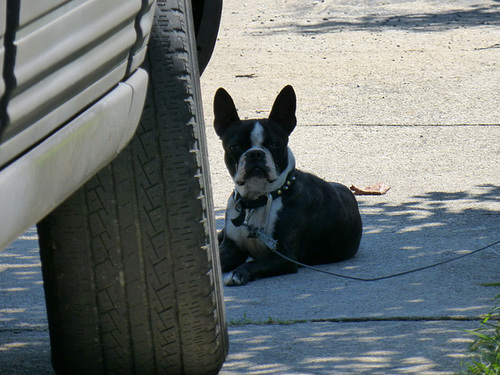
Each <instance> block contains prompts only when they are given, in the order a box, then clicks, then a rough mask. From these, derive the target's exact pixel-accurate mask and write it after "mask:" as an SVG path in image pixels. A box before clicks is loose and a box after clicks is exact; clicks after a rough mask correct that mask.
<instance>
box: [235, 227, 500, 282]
mask: <svg viewBox="0 0 500 375" xmlns="http://www.w3.org/2000/svg"><path fill="white" fill-rule="evenodd" d="M244 225H245V226H246V227H247V229H248V231H249V235H248V237H249V238H256V239H258V240H259V241H260V242H262V244H264V245H265V246H266V247H267V248H268V249H269V250H270V251H272V252H273V253H274V254H276V255H279V256H280V257H282V258H283V259H286V260H288V261H289V262H292V263H295V264H297V265H298V266H301V267H305V268H309V269H311V270H313V271H317V272H321V273H325V274H327V275H330V276H336V277H341V278H344V279H350V280H356V281H379V280H386V279H391V278H393V277H398V276H404V275H408V274H410V273H415V272H419V271H423V270H427V269H429V268H433V267H437V266H441V265H443V264H446V263H451V262H454V261H456V260H459V259H462V258H465V257H468V256H472V255H474V254H477V253H479V252H481V251H483V250H486V249H488V248H490V247H493V246H495V245H498V244H500V240H498V241H495V242H493V243H490V244H489V245H486V246H483V247H481V248H479V249H476V250H473V251H471V252H470V253H467V254H462V255H459V256H457V257H454V258H450V259H447V260H443V261H441V262H438V263H434V264H430V265H428V266H424V267H420V268H415V269H412V270H409V271H404V272H399V273H395V274H393V275H387V276H380V277H374V278H363V277H355V276H347V275H342V274H339V273H335V272H330V271H325V270H322V269H321V268H317V267H314V266H310V265H308V264H304V263H301V262H298V261H296V260H294V259H291V258H289V257H287V256H286V255H283V254H281V253H280V252H279V251H278V250H277V249H276V247H277V246H276V245H277V241H276V240H275V239H273V238H272V237H271V236H269V235H267V234H266V233H264V232H262V231H261V230H259V229H257V228H254V227H251V226H249V225H247V224H244Z"/></svg>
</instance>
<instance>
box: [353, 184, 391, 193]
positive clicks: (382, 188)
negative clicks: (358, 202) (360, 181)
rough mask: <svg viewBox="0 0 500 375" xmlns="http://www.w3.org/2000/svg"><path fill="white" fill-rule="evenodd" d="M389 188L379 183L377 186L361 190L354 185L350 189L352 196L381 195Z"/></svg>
mask: <svg viewBox="0 0 500 375" xmlns="http://www.w3.org/2000/svg"><path fill="white" fill-rule="evenodd" d="M390 188H391V187H390V186H387V185H386V184H384V183H383V182H379V183H378V184H375V185H372V186H368V187H365V188H363V189H361V188H359V187H357V186H354V185H352V186H351V187H350V189H351V190H352V191H353V193H354V195H383V194H385V193H387V192H388V191H389V189H390Z"/></svg>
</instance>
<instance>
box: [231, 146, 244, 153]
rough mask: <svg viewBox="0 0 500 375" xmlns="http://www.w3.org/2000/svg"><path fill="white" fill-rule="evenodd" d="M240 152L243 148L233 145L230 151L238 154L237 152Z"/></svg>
mask: <svg viewBox="0 0 500 375" xmlns="http://www.w3.org/2000/svg"><path fill="white" fill-rule="evenodd" d="M240 150H241V147H240V146H238V145H231V146H229V151H232V152H237V151H240Z"/></svg>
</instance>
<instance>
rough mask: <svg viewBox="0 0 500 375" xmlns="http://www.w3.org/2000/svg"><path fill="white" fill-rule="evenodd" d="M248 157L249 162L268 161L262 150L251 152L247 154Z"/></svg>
mask: <svg viewBox="0 0 500 375" xmlns="http://www.w3.org/2000/svg"><path fill="white" fill-rule="evenodd" d="M246 157H247V160H249V161H261V160H265V159H266V154H265V152H264V151H261V150H251V151H248V152H247V155H246Z"/></svg>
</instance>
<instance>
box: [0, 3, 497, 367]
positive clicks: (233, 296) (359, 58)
mask: <svg viewBox="0 0 500 375" xmlns="http://www.w3.org/2000/svg"><path fill="white" fill-rule="evenodd" d="M499 26H500V3H498V1H484V0H481V1H466V0H457V1H449V2H436V1H431V0H422V1H397V0H394V1H383V2H382V1H372V2H369V4H368V3H367V2H364V1H356V0H352V1H347V0H338V1H326V0H325V1H312V0H308V1H303V0H288V1H278V0H272V1H269V0H255V1H252V2H250V1H240V0H226V1H225V10H224V18H223V24H222V29H221V32H220V38H219V41H218V45H217V47H216V51H215V55H214V57H213V59H212V61H211V63H210V65H209V67H208V68H207V70H206V72H205V74H204V76H203V77H202V89H203V94H204V99H205V112H206V118H207V124H208V125H209V126H208V131H207V133H208V142H209V151H210V161H211V168H212V181H213V182H214V184H213V187H214V197H215V198H214V199H215V206H216V216H217V218H218V225H219V227H220V226H221V224H222V223H221V219H222V215H223V209H224V203H225V199H226V197H227V195H228V194H229V192H230V191H231V181H230V178H229V176H228V174H227V172H226V171H225V169H224V166H223V162H222V152H221V149H220V145H219V142H218V140H217V137H216V136H215V134H214V132H213V129H212V128H211V126H210V124H211V121H212V114H211V109H210V107H211V97H212V95H213V93H214V92H215V90H216V88H217V87H219V86H224V87H225V88H226V89H228V91H229V92H230V93H231V94H232V95H233V98H234V99H235V101H236V105H237V107H238V109H239V111H240V114H241V116H242V117H256V116H265V115H266V114H267V113H268V110H269V109H270V106H271V104H272V101H273V100H274V97H275V95H276V94H277V92H278V91H279V90H280V89H281V88H282V87H283V86H284V85H286V84H292V85H293V86H294V87H295V89H296V91H297V95H298V100H299V103H298V118H299V126H298V128H297V129H296V130H295V132H294V133H293V135H292V138H291V140H290V145H291V147H292V149H293V150H294V153H295V155H296V157H297V162H298V165H299V167H300V168H302V169H305V170H308V171H313V172H314V173H316V174H318V175H319V176H321V177H323V178H325V179H327V180H330V181H338V182H341V183H344V184H346V185H350V184H355V185H358V186H366V185H370V184H373V183H376V182H379V181H383V182H385V183H386V184H388V185H390V186H391V190H390V191H389V192H388V194H387V195H384V196H378V197H374V196H371V197H359V199H358V201H359V203H360V207H361V211H362V215H363V219H364V236H363V240H362V244H361V249H360V251H359V254H358V256H356V257H355V258H354V259H352V260H349V261H347V262H343V263H339V264H332V265H326V266H322V267H323V269H325V270H329V271H332V272H336V273H342V274H346V275H351V276H359V277H365V278H370V277H377V276H383V275H390V274H394V273H399V272H402V271H405V270H410V269H414V268H418V267H422V266H425V265H428V264H433V263H435V262H440V261H443V260H446V259H450V258H452V257H455V256H458V255H461V254H466V253H467V252H470V251H471V250H474V249H478V248H481V247H483V246H485V245H487V244H489V243H492V242H495V241H498V240H499V239H500V231H499V228H500V147H499V144H500V142H499V141H500V126H499V123H500V70H499V65H498V64H499V61H500V47H499V46H500V31H499V30H500V28H499ZM499 269H500V245H496V246H494V247H492V248H490V249H488V250H485V251H482V252H480V253H478V254H476V255H473V256H471V257H467V258H464V259H462V260H459V261H456V262H453V263H449V264H446V265H443V266H441V267H438V268H433V269H429V270H425V271H422V272H418V273H412V274H410V275H406V276H401V277H398V278H392V279H388V280H383V281H376V282H360V281H354V280H347V279H341V278H334V277H330V276H327V275H324V274H320V273H316V272H314V271H310V270H306V269H300V270H299V272H298V273H297V274H294V275H287V276H282V277H278V278H272V279H266V280H260V281H257V282H254V283H251V284H249V285H248V286H244V287H239V288H225V291H224V292H225V300H226V310H227V318H228V321H229V323H230V327H229V334H230V353H229V356H228V359H227V362H226V364H225V365H224V367H223V369H222V372H221V374H224V375H232V374H384V375H387V374H452V373H453V372H454V371H456V370H458V367H459V364H460V361H461V359H462V358H463V356H464V355H465V353H466V352H467V347H468V343H469V342H470V340H471V336H470V335H469V334H467V333H466V332H464V331H463V330H464V329H471V328H475V327H478V326H479V321H480V316H481V315H482V314H485V313H487V312H488V311H489V309H490V308H491V306H492V301H491V298H492V297H493V296H494V295H495V294H498V293H499V291H498V289H494V288H487V287H484V286H481V283H487V282H492V281H498V279H499V277H500V271H499ZM0 285H1V287H0V298H1V301H2V302H1V305H0V369H1V370H5V371H6V373H8V374H16V375H17V374H52V371H51V370H50V364H49V343H48V333H47V326H46V318H45V315H44V314H45V312H44V305H43V295H42V285H41V276H40V271H39V259H38V254H37V243H36V237H35V233H34V232H33V231H30V232H28V233H26V234H25V235H24V236H23V237H21V238H20V239H19V240H18V241H16V242H15V243H13V244H12V245H11V246H10V247H9V248H8V249H7V250H6V251H4V252H2V253H0ZM0 373H1V371H0Z"/></svg>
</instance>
